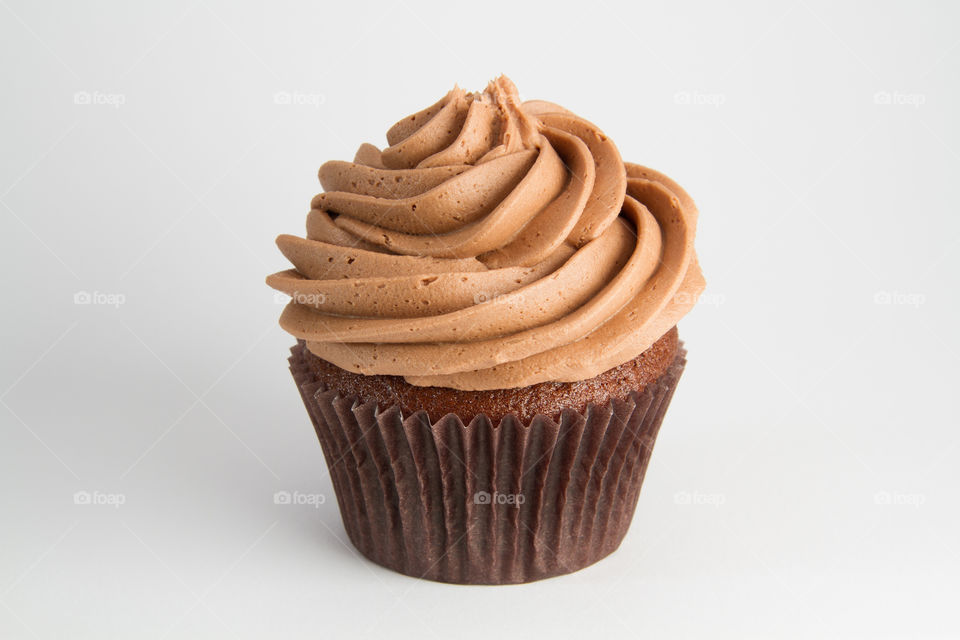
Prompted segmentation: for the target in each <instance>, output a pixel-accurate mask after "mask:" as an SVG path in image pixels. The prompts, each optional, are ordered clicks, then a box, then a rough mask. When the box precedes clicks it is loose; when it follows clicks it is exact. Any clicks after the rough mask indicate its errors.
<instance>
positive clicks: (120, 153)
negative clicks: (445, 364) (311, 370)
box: [0, 0, 960, 638]
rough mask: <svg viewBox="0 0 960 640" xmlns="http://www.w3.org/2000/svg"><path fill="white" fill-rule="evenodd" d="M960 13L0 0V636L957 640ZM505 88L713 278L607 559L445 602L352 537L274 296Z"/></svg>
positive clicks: (876, 6)
mask: <svg viewBox="0 0 960 640" xmlns="http://www.w3.org/2000/svg"><path fill="white" fill-rule="evenodd" d="M958 19H960V10H958V9H957V5H955V4H950V3H947V2H920V3H917V2H910V3H907V2H903V3H885V2H872V3H862V4H857V5H854V4H838V3H834V2H816V1H813V0H799V1H797V2H786V3H780V4H774V3H762V2H756V3H736V4H732V5H728V6H724V7H721V6H719V3H712V2H697V3H656V4H644V5H641V4H639V3H624V4H622V5H619V4H615V3H614V2H612V1H610V0H598V1H596V2H586V3H575V4H569V5H561V4H559V3H548V4H541V5H538V6H534V5H532V4H527V3H520V2H508V3H492V2H491V3H488V2H484V3H474V4H471V5H467V4H463V3H455V2H443V3H440V2H437V3H429V4H427V3H422V4H421V3H418V2H414V1H413V0H399V1H397V2H386V3H383V4H370V5H367V4H362V3H354V2H338V3H320V2H303V3H281V2H269V3H263V4H261V5H254V4H242V5H238V4H236V3H230V2H226V1H220V0H199V1H196V2H190V1H188V2H179V1H175V0H174V1H170V2H162V3H160V2H158V3H154V4H153V5H152V6H141V3H135V2H121V1H119V0H118V1H116V2H61V3H47V2H28V1H26V0H0V83H2V86H3V100H2V102H0V140H2V154H0V261H2V265H0V266H2V271H3V291H2V294H3V295H2V300H3V307H2V308H3V314H2V320H0V328H2V336H3V345H2V356H0V393H2V396H0V398H2V406H0V425H2V434H3V441H2V445H0V474H2V478H0V637H3V638H30V637H39V638H53V637H70V638H81V637H89V638H110V637H118V638H160V637H169V638H181V637H210V638H219V637H224V638H231V637H241V638H246V637H251V638H252V637H286V638H298V637H384V636H385V635H388V634H390V635H391V636H392V635H395V636H397V637H417V638H448V637H478V638H479V637H483V638H489V637H519V636H521V635H526V636H529V637H536V636H537V635H545V634H547V633H551V634H553V633H555V634H556V635H558V636H559V637H565V636H574V635H584V636H587V635H589V636H600V635H603V636H621V637H622V636H633V637H646V638H668V637H713V638H719V637H731V638H744V637H764V638H768V637H778V638H791V637H795V638H800V637H811V638H812V637H816V638H822V637H838V638H880V637H894V638H933V637H937V638H947V637H960V621H958V619H957V617H956V611H955V607H956V603H957V601H958V599H960V580H958V575H960V542H958V541H960V515H958V514H960V509H958V506H960V505H958V502H960V501H958V490H960V482H958V481H960V474H958V468H960V464H958V462H960V441H958V438H960V433H958V430H957V426H958V420H957V418H956V415H957V413H956V412H957V408H956V402H955V397H956V393H957V392H956V388H957V382H958V379H957V375H956V362H957V356H958V353H960V343H958V339H957V331H956V327H957V322H958V319H960V318H958V304H957V297H956V296H957V294H956V291H957V286H956V276H957V273H958V267H960V264H958V259H957V254H956V251H957V249H958V247H960V222H958V215H957V214H958V208H957V202H958V189H960V181H958V179H957V176H958V170H960V129H958V125H957V113H958V112H960V109H958V106H960V104H958V102H960V93H958V88H960V87H958V77H960V33H958V29H957V25H958ZM500 73H506V74H508V75H509V76H510V77H511V78H512V79H513V80H514V81H515V82H516V84H517V86H518V87H519V89H520V92H521V95H522V97H524V98H526V99H529V98H542V99H547V100H551V101H554V102H557V103H560V104H562V105H564V106H566V107H568V108H570V109H572V110H573V111H575V112H576V113H578V114H581V115H583V116H584V117H586V118H588V119H590V120H592V121H594V122H596V123H597V124H598V125H600V126H601V127H603V128H604V130H605V131H606V133H607V134H609V135H610V136H611V137H612V139H613V140H614V141H615V142H616V143H617V144H618V146H619V148H620V150H621V152H622V154H623V156H624V158H625V159H628V160H631V161H635V162H640V163H642V164H647V165H649V166H652V167H654V168H657V169H659V170H662V171H664V172H666V173H667V174H668V175H670V176H672V177H674V178H675V179H677V180H678V181H679V182H680V183H681V184H682V185H684V186H685V187H686V188H687V189H688V190H689V192H690V193H691V194H692V195H693V196H694V198H695V199H696V200H697V202H698V204H699V207H700V210H701V218H700V227H699V233H698V248H699V254H700V257H701V262H702V265H703V268H704V272H705V274H706V277H707V280H708V290H707V293H706V295H705V297H704V299H703V300H702V304H700V305H699V306H698V308H696V309H694V311H693V312H692V313H691V314H690V315H689V316H688V317H687V318H686V319H684V321H683V322H682V323H681V327H680V329H681V336H682V337H683V339H685V340H686V343H687V346H688V348H689V350H690V363H689V366H688V367H687V371H686V373H685V375H684V378H683V380H682V382H681V384H680V387H679V391H678V392H677V394H676V396H675V398H674V404H673V406H672V408H671V411H670V412H669V414H668V416H667V420H666V422H665V424H664V428H663V431H662V432H661V437H660V439H659V441H658V443H657V448H656V452H655V454H654V456H653V460H652V463H651V467H650V469H649V473H648V475H647V481H646V483H645V485H644V488H643V492H642V495H641V497H640V503H639V506H638V509H637V513H636V517H635V519H634V523H633V526H632V529H631V531H630V533H629V535H628V536H627V538H626V540H625V541H624V543H623V545H622V547H621V548H620V550H619V551H618V552H617V553H616V554H614V555H613V556H611V557H610V558H608V559H607V560H605V561H603V562H601V563H599V564H597V565H595V566H593V567H590V568H588V569H586V570H584V571H581V572H579V573H577V574H575V575H572V576H568V577H562V578H558V579H553V580H549V581H545V582H541V583H537V584H532V585H526V586H514V587H494V588H491V587H486V588H484V587H457V586H449V585H441V584H435V583H430V582H425V581H416V580H413V579H410V578H407V577H404V576H400V575H397V574H394V573H391V572H389V571H387V570H384V569H381V568H380V567H378V566H376V565H373V564H371V563H369V562H367V561H366V560H363V559H361V558H359V557H358V556H357V554H356V553H355V552H354V551H353V550H352V548H351V547H350V545H349V543H347V542H346V536H345V534H344V531H343V528H342V526H341V524H340V517H339V513H338V512H337V509H336V503H335V500H334V499H333V494H332V490H331V485H330V481H329V479H328V476H327V473H326V470H325V466H324V462H323V458H322V455H321V451H320V447H319V445H318V444H317V442H316V438H315V435H314V433H313V430H312V428H311V425H310V423H309V421H308V419H307V415H306V412H305V411H304V409H303V406H302V404H301V402H300V400H299V397H298V394H297V392H296V389H295V387H294V384H293V382H292V380H291V378H290V376H289V374H288V372H287V369H286V360H285V358H286V354H287V353H286V350H287V348H288V347H289V346H290V344H291V343H292V339H291V338H290V337H289V336H287V335H285V334H284V333H283V332H282V331H281V330H280V329H279V328H278V327H277V324H276V323H277V317H278V314H279V313H280V310H281V309H282V306H281V305H280V304H278V303H277V302H276V301H275V298H274V295H273V292H272V291H271V290H269V289H268V288H267V287H266V286H265V285H264V284H263V278H264V276H265V275H266V274H268V273H270V272H273V271H278V270H280V269H284V268H287V264H286V262H285V261H284V259H283V258H282V256H281V255H280V253H279V251H277V250H276V248H275V247H274V245H273V239H274V237H275V236H276V235H277V234H279V233H301V232H302V229H303V223H304V216H305V214H306V211H307V209H308V203H309V200H310V198H311V197H312V196H313V195H314V194H315V193H316V192H317V191H319V185H318V183H317V180H316V169H317V168H318V167H319V166H320V164H322V163H323V162H324V161H325V160H328V159H350V158H352V156H353V152H354V150H355V148H356V147H357V146H358V145H359V144H360V143H361V142H364V141H369V142H373V143H375V144H378V145H383V144H384V138H383V134H384V132H385V131H386V129H387V128H388V127H389V125H391V124H392V123H393V122H394V121H396V120H398V119H400V118H401V117H403V116H405V115H407V114H409V113H411V112H414V111H416V110H418V109H420V108H422V107H424V106H426V105H427V104H430V103H432V102H433V101H435V100H436V99H438V98H439V97H440V96H441V95H443V94H444V92H446V91H447V90H448V89H449V88H450V87H452V86H453V84H454V83H455V82H456V83H459V84H460V85H461V86H463V87H465V88H467V89H481V88H483V87H484V86H485V84H486V82H487V81H488V80H489V79H491V78H492V77H494V76H496V75H498V74H500ZM278 92H286V93H287V94H289V95H290V98H291V99H290V102H291V104H278V101H277V100H276V99H275V95H276V94H277V93H278ZM87 99H89V104H83V103H84V102H86V101H87ZM280 102H283V100H280ZM78 292H88V293H90V294H96V295H95V296H94V298H93V303H92V304H88V305H79V304H75V303H74V296H75V294H77V293H78ZM109 296H113V297H112V298H111V297H109ZM119 296H122V298H121V297H119ZM110 301H113V302H117V303H119V302H122V304H118V305H117V306H113V305H111V304H107V303H109V302H110ZM78 491H87V492H90V493H91V494H92V496H93V497H92V501H93V502H97V501H107V502H110V501H112V502H119V501H122V502H123V504H120V505H109V504H86V505H85V504H75V503H74V493H75V492H78ZM277 491H290V492H293V491H299V492H302V493H307V494H323V495H324V496H325V497H326V498H327V500H326V502H325V503H324V504H322V505H320V506H319V508H315V507H313V506H310V505H301V506H291V505H277V504H274V501H273V494H274V493H275V492H277ZM951 609H953V611H952V612H951Z"/></svg>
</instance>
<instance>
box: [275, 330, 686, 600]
mask: <svg viewBox="0 0 960 640" xmlns="http://www.w3.org/2000/svg"><path fill="white" fill-rule="evenodd" d="M292 351H293V356H292V357H291V358H290V370H291V372H292V373H293V377H294V380H295V381H296V383H297V386H298V388H299V389H300V394H301V396H302V397H303V402H304V404H305V405H306V407H307V411H308V413H309V414H310V418H311V420H312V421H313V425H314V428H315V429H316V432H317V437H318V438H319V440H320V444H321V447H322V449H323V453H324V456H325V458H326V462H327V468H328V469H329V471H330V476H331V478H332V480H333V487H334V491H335V492H336V495H337V503H338V505H339V507H340V514H341V516H342V518H343V525H344V528H345V529H346V531H347V535H348V536H349V537H350V540H351V542H352V543H353V544H354V546H355V547H356V548H357V549H358V550H359V551H360V552H361V553H363V555H365V556H366V557H367V558H369V559H370V560H372V561H374V562H376V563H377V564H380V565H383V566H384V567H388V568H390V569H393V570H395V571H398V572H400V573H403V574H406V575H409V576H414V577H417V578H426V579H429V580H437V581H441V582H452V583H460V584H507V583H521V582H531V581H534V580H540V579H543V578H549V577H551V576H556V575H561V574H565V573H571V572H573V571H577V570H578V569H582V568H583V567H586V566H588V565H590V564H593V563H594V562H597V561H598V560H600V559H602V558H604V557H606V556H607V555H609V554H610V553H612V552H613V551H615V550H616V549H617V547H619V546H620V542H621V541H622V540H623V537H624V535H626V532H627V529H628V528H629V526H630V521H631V519H632V518H633V512H634V510H635V509H636V506H637V499H638V498H639V494H640V486H641V484H642V483H643V477H644V474H645V472H646V469H647V464H648V463H649V461H650V454H651V452H652V450H653V444H654V440H655V439H656V436H657V432H658V431H659V429H660V424H661V422H662V421H663V415H664V412H665V411H666V408H667V406H668V405H669V403H670V399H671V397H672V396H673V391H674V389H675V388H676V384H677V381H678V380H679V379H680V375H681V373H682V372H683V368H684V365H685V364H686V351H685V350H684V349H683V347H682V346H681V347H680V349H679V350H678V352H677V355H676V357H675V358H674V361H673V363H672V364H671V365H670V367H669V368H668V369H667V371H666V372H664V373H663V374H662V375H661V376H660V378H658V379H657V380H656V381H655V382H654V383H652V384H650V385H648V386H647V387H646V388H645V389H644V390H643V391H642V392H639V393H638V392H633V393H631V394H630V397H629V398H628V399H626V400H618V399H614V400H611V401H610V402H609V403H607V404H605V405H602V406H601V405H595V404H591V405H589V406H588V407H587V410H586V412H585V413H581V412H579V411H575V410H574V409H570V408H565V409H563V410H562V411H561V412H560V420H559V422H556V421H554V420H552V419H551V418H549V417H546V416H543V415H538V416H536V417H534V418H533V419H531V420H530V423H529V424H528V425H524V424H522V423H521V422H520V421H519V420H518V419H517V418H516V417H515V416H512V415H508V416H506V417H505V418H503V419H502V420H501V421H500V424H499V425H496V426H495V425H493V424H491V421H490V419H489V418H488V417H487V416H486V415H483V414H481V415H477V416H476V417H474V418H473V420H471V421H470V423H469V424H468V425H466V426H464V424H463V422H462V421H461V420H460V418H459V417H457V416H456V415H454V414H449V415H447V416H444V417H442V418H440V419H438V420H436V421H435V422H434V421H431V419H430V417H429V416H428V415H427V413H426V412H425V411H417V412H415V413H413V414H412V415H410V416H407V417H404V416H403V415H402V414H401V412H400V409H399V408H398V407H396V406H393V407H390V408H386V409H384V410H380V409H379V408H378V407H377V403H376V401H375V400H372V399H371V400H366V401H364V400H362V399H359V398H356V397H342V396H340V395H339V394H338V393H337V391H335V390H328V389H327V388H326V387H325V386H324V385H323V384H322V383H320V382H317V381H316V380H315V379H314V376H313V374H312V373H311V371H310V368H309V366H308V365H307V364H306V362H305V360H304V358H303V347H302V346H301V347H299V348H298V347H294V348H293V349H292Z"/></svg>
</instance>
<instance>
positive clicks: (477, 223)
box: [267, 76, 704, 390]
mask: <svg viewBox="0 0 960 640" xmlns="http://www.w3.org/2000/svg"><path fill="white" fill-rule="evenodd" d="M387 142H388V143H389V145H390V146H388V147H387V148H386V149H384V150H382V151H381V150H379V149H377V148H376V147H374V146H373V145H369V144H364V145H362V146H361V147H360V149H359V150H358V151H357V154H356V157H355V158H354V160H353V162H341V161H333V162H327V163H326V164H324V165H323V166H322V167H321V168H320V172H319V177H320V183H321V185H322V186H323V189H324V192H323V193H321V194H319V195H317V196H316V197H315V198H314V199H313V201H312V203H311V210H310V213H309V214H308V216H307V233H306V238H300V237H296V236H290V235H281V236H280V237H278V238H277V245H278V246H279V247H280V250H281V251H282V252H283V254H284V255H285V256H286V257H287V258H288V259H289V260H290V262H291V263H292V264H293V266H294V269H291V270H288V271H282V272H280V273H276V274H273V275H271V276H269V277H268V278H267V283H268V284H269V285H270V286H271V287H273V288H275V289H277V290H279V291H283V292H285V293H288V294H290V295H291V296H292V300H291V302H290V304H289V305H288V306H287V307H286V309H285V310H284V312H283V314H282V316H281V319H280V325H281V326H282V327H283V328H284V329H285V330H286V331H288V332H289V333H291V334H292V335H294V336H296V337H297V338H300V339H303V340H305V341H306V342H307V347H308V349H309V350H310V351H311V352H312V353H314V354H315V355H317V356H319V357H320V358H323V359H324V360H327V361H328V362H331V363H333V364H335V365H337V366H338V367H340V368H342V369H346V370H348V371H352V372H355V373H362V374H366V375H400V376H404V377H405V379H406V380H407V381H408V382H410V383H411V384H414V385H420V386H440V387H451V388H454V389H463V390H484V389H504V388H512V387H522V386H528V385H532V384H537V383H540V382H548V381H553V382H574V381H577V380H585V379H588V378H592V377H594V376H597V375H599V374H600V373H602V372H604V371H607V370H609V369H611V368H613V367H615V366H617V365H620V364H622V363H624V362H627V361H629V360H632V359H633V358H635V357H637V356H638V355H639V354H640V353H642V352H643V351H644V350H645V349H647V348H648V347H649V346H650V345H652V344H653V343H654V342H656V341H657V340H658V339H659V338H660V337H661V336H663V335H664V334H665V333H666V332H667V331H669V330H670V329H671V328H672V327H673V326H674V325H676V323H677V321H678V320H679V319H680V318H681V317H682V316H683V315H684V314H685V313H687V311H689V310H690V308H691V307H692V306H693V305H694V304H695V303H696V300H697V297H698V296H699V294H700V292H701V291H702V290H703V287H704V280H703V277H702V275H701V273H700V269H699V267H698V265H697V258H696V254H695V252H694V234H695V229H696V221H697V209H696V206H695V205H694V203H693V200H692V199H691V198H690V196H688V195H687V193H686V192H685V191H684V190H683V189H682V188H680V186H679V185H677V184H676V183H675V182H674V181H673V180H671V179H670V178H668V177H666V176H664V175H663V174H661V173H658V172H656V171H654V170H652V169H648V168H646V167H642V166H640V165H636V164H631V163H624V162H623V161H622V160H621V158H620V153H619V151H618V150H617V148H616V146H615V145H614V144H613V142H612V141H611V140H610V139H609V138H607V137H606V136H605V135H604V134H603V132H602V131H600V129H598V128H597V127H596V126H595V125H593V124H591V123H590V122H587V121H586V120H584V119H583V118H580V117H578V116H576V115H574V114H573V113H571V112H569V111H567V110H566V109H564V108H562V107H560V106H557V105H555V104H552V103H549V102H543V101H528V102H521V101H520V100H519V98H518V95H517V91H516V88H515V87H514V85H513V83H511V82H510V80H508V79H507V78H506V77H502V76H501V77H500V78H498V79H497V80H495V81H493V82H491V83H490V84H489V85H488V87H487V89H486V90H485V91H483V92H481V93H467V92H464V91H463V90H461V89H459V88H454V89H453V90H452V91H450V92H449V93H448V94H447V95H446V96H444V97H443V98H442V99H441V100H440V101H439V102H437V103H436V104H433V105H432V106H430V107H427V108H426V109H424V110H423V111H419V112H417V113H415V114H413V115H411V116H409V117H407V118H405V119H403V120H401V121H400V122H398V123H397V124H395V125H394V126H393V127H391V128H390V130H389V131H388V132H387Z"/></svg>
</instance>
